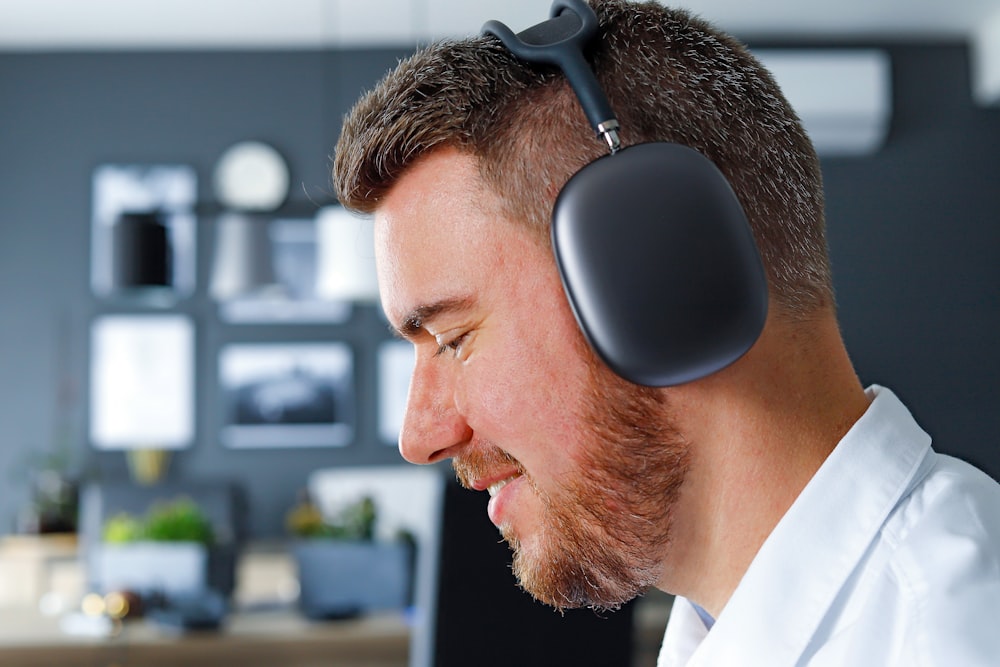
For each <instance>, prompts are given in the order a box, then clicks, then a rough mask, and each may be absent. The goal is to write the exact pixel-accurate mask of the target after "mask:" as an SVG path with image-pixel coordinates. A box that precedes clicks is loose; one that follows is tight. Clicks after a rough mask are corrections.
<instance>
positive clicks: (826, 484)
mask: <svg viewBox="0 0 1000 667" xmlns="http://www.w3.org/2000/svg"><path fill="white" fill-rule="evenodd" d="M866 393H867V394H868V396H869V397H870V398H872V399H873V400H872V402H871V404H870V405H869V407H868V410H867V411H866V412H865V413H864V414H863V415H862V417H861V419H859V420H858V421H857V423H855V424H854V426H852V427H851V429H850V430H849V431H848V433H847V434H846V435H845V436H844V438H843V439H842V440H841V441H840V443H839V444H838V445H837V447H836V448H835V449H834V451H833V452H832V453H831V454H830V456H829V457H828V458H827V460H826V461H825V462H824V463H823V465H822V466H821V467H820V469H819V470H818V471H817V472H816V474H815V475H814V476H813V478H812V480H810V482H809V483H808V484H807V485H806V487H805V489H803V491H802V493H801V494H800V495H799V497H798V498H797V499H796V500H795V502H794V503H793V504H792V506H791V508H789V510H788V512H787V513H786V514H785V516H784V517H783V518H782V519H781V521H779V522H778V525H777V526H776V527H775V528H774V530H773V531H772V532H771V535H770V536H769V537H768V538H767V540H766V541H765V542H764V544H763V545H762V546H761V549H760V551H759V552H758V553H757V556H756V557H755V558H754V560H753V562H752V563H751V564H750V567H749V568H748V569H747V572H746V574H745V575H744V576H743V579H742V580H741V581H740V584H739V585H738V586H737V588H736V590H735V591H734V593H733V595H732V597H731V598H730V599H729V602H728V604H727V605H726V607H725V609H723V611H722V613H721V614H720V615H719V618H718V619H717V621H716V623H715V626H714V627H713V629H712V631H711V632H709V633H708V635H707V637H706V638H705V640H704V642H702V644H701V646H700V647H699V648H698V650H697V652H696V654H695V656H694V657H693V662H692V663H691V664H692V665H697V664H701V663H702V660H704V662H705V664H708V663H712V664H734V665H735V664H757V663H758V662H760V664H765V662H766V664H793V663H794V662H795V660H796V659H797V658H798V656H800V655H801V654H802V653H803V651H804V650H805V649H806V646H807V645H808V643H809V640H810V639H811V637H812V635H813V634H814V632H815V631H816V629H817V627H818V626H819V624H820V622H821V621H822V619H823V617H824V615H825V614H826V612H827V610H828V609H829V607H830V605H831V604H832V603H833V602H834V599H835V598H836V596H837V594H838V592H839V591H840V589H841V588H842V586H843V585H844V582H845V581H846V580H847V578H848V577H849V576H850V574H851V573H852V571H853V570H854V568H855V567H856V566H857V564H858V562H859V561H860V560H861V558H862V557H863V555H864V554H865V552H866V550H867V549H868V547H869V545H870V544H871V543H872V541H873V540H874V539H875V537H876V535H877V534H878V531H879V529H880V528H881V527H882V525H883V523H884V522H885V520H886V518H887V516H888V515H889V513H890V512H891V511H892V509H893V507H894V506H895V505H896V504H897V503H898V502H899V500H900V499H901V498H902V497H903V496H904V495H906V493H907V492H908V491H909V489H910V488H911V487H912V485H913V483H914V478H915V476H916V475H917V471H918V470H919V469H920V465H921V463H922V462H923V460H924V459H925V457H926V456H928V455H929V454H930V452H931V450H930V443H931V439H930V436H928V435H927V434H926V433H925V432H924V431H922V430H921V429H920V427H919V426H918V425H917V423H916V422H915V421H914V420H913V417H912V416H911V415H910V413H909V411H908V410H907V409H906V407H905V406H904V405H903V404H902V403H901V402H900V401H899V399H898V398H896V396H895V394H893V393H892V392H891V391H890V390H888V389H886V388H884V387H879V386H877V385H875V386H872V387H870V388H869V389H868V390H867V391H866ZM777 619H781V620H780V627H781V629H780V631H776V629H775V622H776V620H777Z"/></svg>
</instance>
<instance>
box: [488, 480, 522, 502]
mask: <svg viewBox="0 0 1000 667" xmlns="http://www.w3.org/2000/svg"><path fill="white" fill-rule="evenodd" d="M515 477H517V475H512V476H511V477H508V478H507V479H501V480H500V481H499V482H494V483H493V484H490V485H489V487H487V489H486V490H487V491H489V493H490V497H491V498H492V497H493V496H495V495H496V494H498V493H500V489H502V488H503V487H505V486H507V484H509V483H510V482H511V480H513V479H514V478H515Z"/></svg>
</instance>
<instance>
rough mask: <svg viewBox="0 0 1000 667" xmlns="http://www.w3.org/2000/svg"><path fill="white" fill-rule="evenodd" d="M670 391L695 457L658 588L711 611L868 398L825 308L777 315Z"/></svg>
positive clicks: (715, 610)
mask: <svg viewBox="0 0 1000 667" xmlns="http://www.w3.org/2000/svg"><path fill="white" fill-rule="evenodd" d="M667 391H670V392H671V396H670V399H671V405H672V407H673V408H674V411H675V413H676V414H678V415H683V416H682V417H681V422H682V423H681V426H682V429H683V432H684V433H685V434H686V435H687V439H688V441H689V442H691V446H692V451H691V468H690V471H689V474H688V477H687V479H686V480H685V482H684V486H683V487H682V490H681V497H680V499H679V501H678V504H677V507H676V509H675V512H674V519H673V520H674V523H673V526H672V528H673V536H674V539H673V541H672V544H671V547H670V553H669V555H668V556H667V558H666V561H665V565H666V567H665V568H664V571H665V575H664V578H663V580H661V582H660V584H661V585H660V587H661V588H663V589H664V590H667V591H670V592H673V593H677V594H680V595H684V596H685V597H687V598H689V599H691V600H692V601H694V602H696V603H697V604H699V605H700V606H702V607H704V608H705V609H706V610H707V611H708V612H709V613H710V614H712V615H713V616H718V615H719V613H721V611H722V609H723V607H725V605H726V603H727V602H728V600H729V597H730V596H731V595H732V593H733V591H734V590H735V589H736V586H737V585H738V584H739V581H740V579H741V578H742V577H743V574H744V573H745V572H746V570H747V568H748V567H749V566H750V563H751V561H752V560H753V558H754V556H755V555H756V554H757V551H758V550H759V549H760V547H761V545H762V544H763V543H764V541H765V540H766V539H767V537H768V535H770V533H771V531H772V530H773V529H774V527H775V525H777V523H778V521H780V520H781V517H782V516H784V514H785V512H786V511H787V510H788V508H789V507H790V506H791V505H792V503H793V502H794V501H795V499H796V498H797V497H798V495H799V493H800V492H801V491H802V489H803V488H804V487H805V486H806V484H807V483H808V482H809V480H810V479H812V477H813V475H814V474H815V473H816V471H817V470H818V469H819V467H820V466H821V465H822V464H823V462H824V461H825V460H826V458H827V456H829V454H830V452H832V451H833V449H834V447H836V445H837V443H838V442H839V441H840V439H841V438H842V437H843V436H844V434H845V433H846V432H847V430H848V429H849V428H850V427H851V425H853V424H854V422H855V421H857V419H858V418H859V417H860V416H861V415H862V413H864V411H865V409H867V407H868V399H867V397H866V396H865V393H864V389H863V387H862V386H861V383H860V381H859V380H858V378H857V376H856V375H855V373H854V370H853V367H852V366H851V363H850V360H849V359H848V356H847V352H846V350H845V349H844V346H843V342H842V340H841V337H840V332H839V330H838V328H837V323H836V319H835V316H834V314H833V313H832V312H826V313H823V314H822V315H821V316H819V317H818V319H814V320H811V321H810V322H809V323H808V324H803V323H801V322H791V321H788V320H786V319H783V318H780V317H778V316H772V317H771V318H769V320H768V323H767V326H766V327H765V329H764V333H763V334H762V335H761V338H760V339H759V340H758V342H757V343H756V344H755V345H754V347H753V348H752V349H751V350H750V351H749V352H748V353H747V354H746V355H744V357H743V358H742V359H740V360H739V361H738V362H736V363H735V364H733V365H732V366H730V367H729V368H727V369H725V370H723V371H721V372H719V373H717V374H715V375H713V376H710V377H708V378H705V379H704V380H701V381H699V382H695V383H692V384H690V385H685V386H683V387H678V388H675V389H670V390H667Z"/></svg>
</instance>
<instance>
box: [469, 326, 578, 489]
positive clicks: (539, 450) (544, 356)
mask: <svg viewBox="0 0 1000 667" xmlns="http://www.w3.org/2000/svg"><path fill="white" fill-rule="evenodd" d="M506 340H507V341H508V342H509V343H510V344H509V345H505V346H503V347H502V348H501V347H497V348H491V350H490V352H489V353H485V352H484V354H483V355H482V356H480V357H479V358H478V359H476V360H475V363H474V364H470V366H469V368H468V370H469V373H468V374H467V375H466V376H465V382H464V383H463V385H464V391H463V392H462V394H463V400H464V401H465V402H466V403H467V405H468V410H469V412H467V413H466V414H468V415H469V416H470V419H469V425H470V426H471V427H472V429H473V430H474V431H477V432H478V433H479V435H481V436H482V437H484V438H486V439H487V440H490V441H492V442H493V443H495V444H496V445H498V446H499V447H501V448H503V449H505V450H507V451H508V452H509V453H510V454H511V455H512V456H514V457H515V458H517V459H518V460H519V461H521V462H522V463H523V464H525V465H526V466H528V467H529V469H530V468H532V467H533V466H532V465H531V464H532V461H536V460H539V461H544V462H545V465H546V466H547V467H549V468H551V470H548V471H547V473H549V472H556V471H562V470H565V469H566V467H567V465H568V464H569V463H570V459H571V457H569V456H567V454H571V453H572V451H573V449H574V448H575V444H576V443H578V442H579V441H580V440H581V439H582V438H583V437H584V436H583V433H582V425H581V420H580V415H581V414H582V408H581V405H582V402H583V397H584V396H585V391H586V389H587V387H586V384H585V378H586V377H587V374H586V372H585V370H586V366H585V362H584V359H583V358H582V357H581V356H580V355H579V353H578V352H576V351H574V346H573V344H572V342H571V341H565V342H558V343H556V344H553V343H549V342H546V341H538V340H535V339H532V340H523V339H518V338H516V337H515V336H514V335H512V336H511V337H509V338H507V339H506ZM536 472H537V470H536Z"/></svg>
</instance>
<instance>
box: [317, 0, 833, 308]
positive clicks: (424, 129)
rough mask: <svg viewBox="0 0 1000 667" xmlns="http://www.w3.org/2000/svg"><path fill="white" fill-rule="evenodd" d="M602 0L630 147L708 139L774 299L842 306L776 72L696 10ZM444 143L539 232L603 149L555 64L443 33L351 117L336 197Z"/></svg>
mask: <svg viewBox="0 0 1000 667" xmlns="http://www.w3.org/2000/svg"><path fill="white" fill-rule="evenodd" d="M591 5H592V6H593V8H594V10H595V12H596V13H597V16H598V19H599V22H600V26H601V28H600V39H599V40H597V43H596V44H595V46H594V48H593V50H592V51H591V52H589V53H588V56H589V58H590V61H591V63H592V65H593V67H594V70H595V72H596V73H597V77H598V79H599V81H600V82H601V85H602V86H603V88H604V90H605V92H606V93H607V96H608V99H609V101H610V103H611V107H612V109H613V110H614V111H615V114H616V116H617V118H618V120H619V122H620V123H621V127H622V130H621V137H622V143H623V145H629V144H635V143H641V142H647V141H670V142H677V143H681V144H685V145H687V146H690V147H692V148H695V149H697V150H699V151H701V152H702V153H703V154H704V155H706V156H707V157H708V158H709V159H710V160H712V161H713V162H714V163H715V164H716V165H717V166H718V167H719V169H721V170H722V172H723V173H724V174H725V175H726V177H727V179H728V180H729V182H730V184H731V185H732V187H733V189H734V190H735V192H736V195H737V197H738V198H739V200H740V202H741V204H742V205H743V208H744V210H745V211H746V214H747V217H748V218H749V221H750V225H751V227H752V228H753V232H754V235H755V237H756V239H757V244H758V246H759V248H760V250H761V254H762V256H763V258H764V264H765V266H766V268H767V273H768V279H769V283H770V289H771V292H772V295H773V297H774V300H775V305H780V306H782V307H783V309H784V310H785V311H786V312H787V313H789V314H792V315H806V314H809V313H810V312H812V311H813V310H814V309H815V308H818V307H820V306H823V305H826V304H831V303H832V285H831V278H830V268H829V261H828V258H827V248H826V233H825V222H824V214H823V186H822V177H821V173H820V167H819V161H818V159H817V157H816V153H815V150H814V149H813V146H812V143H811V142H810V141H809V138H808V137H807V136H806V134H805V131H804V130H803V128H802V126H801V123H800V122H799V120H798V118H797V117H796V115H795V112H794V111H793V110H792V108H791V106H790V105H789V104H788V102H787V100H785V98H784V96H783V95H782V93H781V91H780V89H779V88H778V86H777V84H776V83H775V82H774V80H773V78H772V77H771V75H770V74H769V73H768V72H767V71H766V70H765V69H764V68H763V67H762V66H761V65H760V63H759V62H758V61H757V60H756V59H755V58H754V57H753V56H752V55H751V54H750V53H749V51H748V50H747V49H746V48H745V47H744V46H743V45H742V44H741V43H739V42H738V41H737V40H735V39H733V38H732V37H730V36H728V35H726V34H724V33H721V32H719V31H718V30H716V29H715V28H713V27H712V26H710V25H709V24H707V23H706V22H704V21H701V20H699V19H697V18H695V17H693V16H691V15H690V14H688V13H687V12H685V11H681V10H675V9H668V8H666V7H663V6H662V5H659V4H656V3H653V2H648V3H642V4H639V3H632V2H627V1H626V0H591ZM517 28H518V29H519V27H517ZM444 146H450V147H455V148H458V149H460V150H462V151H465V152H467V153H470V154H471V155H473V156H475V157H476V158H477V159H478V161H479V165H480V171H481V174H482V176H483V179H484V182H485V183H486V184H487V185H488V186H489V187H490V188H492V189H493V190H494V191H495V192H496V193H497V194H499V195H500V197H501V199H502V200H503V201H504V204H505V206H506V210H505V211H504V213H505V214H506V215H507V216H508V217H510V218H511V219H514V220H521V221H524V222H525V223H526V224H529V225H531V226H533V227H535V228H536V229H539V230H541V231H547V229H548V225H549V222H550V221H549V216H550V213H551V209H552V205H553V202H554V200H555V197H556V194H557V193H558V192H559V189H560V188H561V187H562V185H563V184H564V183H565V182H566V181H567V180H568V179H569V177H570V176H571V175H572V174H573V173H575V172H576V171H577V170H578V169H579V168H580V167H582V166H583V165H584V164H586V163H588V162H590V161H591V160H593V159H595V158H596V157H598V156H599V155H601V154H603V153H604V152H606V147H605V145H604V143H603V142H601V141H600V140H598V139H596V138H595V137H594V134H593V131H592V130H591V129H590V126H589V125H588V124H587V122H586V120H585V118H584V116H583V112H582V111H581V110H580V108H579V106H578V104H577V102H576V98H575V96H574V95H573V93H572V91H571V90H570V88H569V86H568V84H567V83H566V81H565V79H564V78H563V77H562V76H561V75H559V73H558V71H555V70H554V69H552V68H548V67H546V68H539V67H534V66H531V65H528V64H526V63H523V62H521V61H519V60H518V59H516V58H515V57H514V56H512V55H511V54H510V53H509V52H508V51H507V50H506V49H505V48H504V47H503V46H502V45H501V44H500V42H499V40H497V39H496V38H494V37H486V36H479V37H472V38H469V39H465V40H459V41H450V40H448V41H442V42H438V43H435V44H432V45H430V46H428V47H426V48H423V49H421V50H419V51H418V52H417V53H415V54H414V55H413V56H411V57H410V58H408V59H406V60H404V61H402V62H401V63H400V64H399V65H398V67H396V69H395V70H393V71H392V72H390V73H389V74H387V75H386V77H385V78H384V79H383V80H382V81H381V82H380V83H379V84H378V86H377V87H376V88H375V89H374V90H372V91H371V92H369V93H367V94H366V95H364V96H363V97H362V98H361V99H360V100H359V101H358V103H357V104H356V105H355V107H354V109H353V110H352V111H351V113H350V114H349V115H348V117H347V118H346V120H345V122H344V125H343V129H342V133H341V136H340V140H339V142H338V144H337V149H336V157H335V163H334V185H335V187H336V189H337V193H338V196H339V198H340V200H341V202H342V203H343V204H344V205H345V206H347V207H349V208H352V209H355V210H359V211H363V212H372V211H374V210H375V209H377V208H378V205H379V200H380V198H381V197H382V196H383V195H384V194H385V193H387V192H388V191H389V190H390V189H391V188H392V187H393V185H394V184H395V182H396V180H397V179H398V178H400V176H402V174H403V173H404V172H405V171H406V170H407V169H408V168H409V167H410V166H412V165H413V164H414V163H415V162H416V161H417V160H419V159H420V158H421V157H422V156H424V155H426V154H428V153H429V152H431V151H433V150H435V149H436V148H440V147H444Z"/></svg>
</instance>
